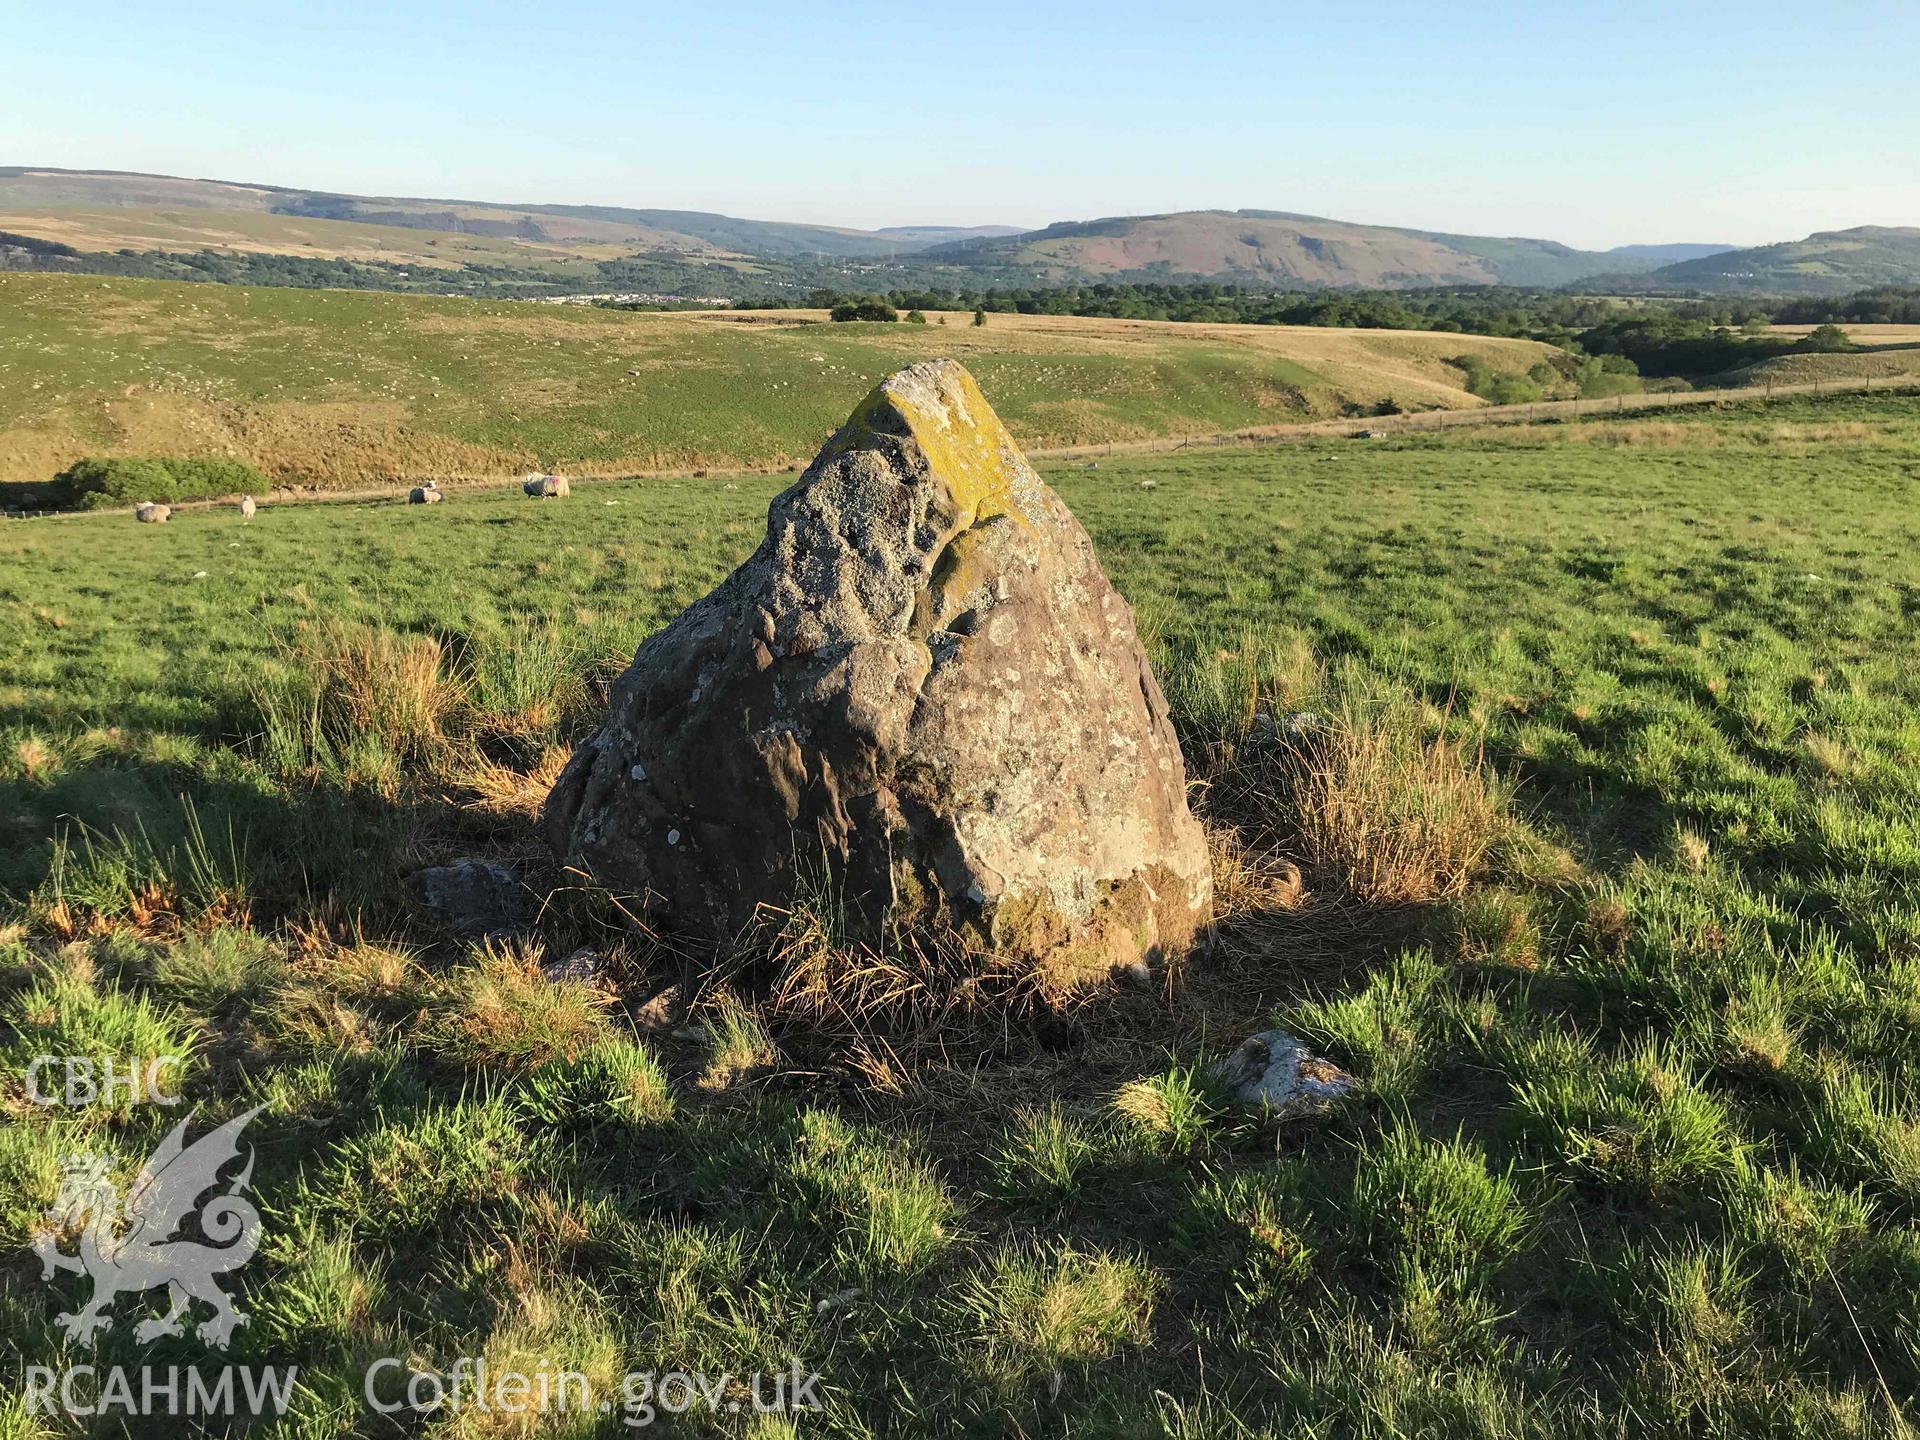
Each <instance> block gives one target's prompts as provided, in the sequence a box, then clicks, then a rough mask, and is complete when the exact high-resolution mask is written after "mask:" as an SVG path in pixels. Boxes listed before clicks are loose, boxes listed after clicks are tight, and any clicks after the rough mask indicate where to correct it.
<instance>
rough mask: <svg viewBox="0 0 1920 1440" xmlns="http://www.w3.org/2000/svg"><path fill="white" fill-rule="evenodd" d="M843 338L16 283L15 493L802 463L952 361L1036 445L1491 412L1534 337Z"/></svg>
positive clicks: (784, 321)
mask: <svg viewBox="0 0 1920 1440" xmlns="http://www.w3.org/2000/svg"><path fill="white" fill-rule="evenodd" d="M934 318H935V319H941V318H944V319H946V320H948V321H949V323H948V324H945V325H940V324H929V325H926V326H919V325H905V324H899V325H830V324H827V323H824V320H823V318H822V317H819V316H812V317H811V323H798V324H796V323H791V322H794V321H796V320H798V321H806V320H808V319H809V317H807V316H805V315H801V314H796V313H783V314H777V315H771V316H758V317H754V316H744V315H739V314H695V315H683V314H624V313H618V312H612V311H601V310H592V309H585V308H580V307H565V308H560V307H553V306H539V305H528V304H512V303H504V302H477V301H468V300H436V299H431V298H423V297H417V296H399V295H383V294H368V293H350V292H339V291H302V290H286V289H245V288H240V287H230V286H215V285H203V286H195V285H178V284H170V283H164V282H155V281H124V280H104V279H97V278H86V277H72V276H40V275H0V481H14V482H43V481H45V480H46V479H47V478H48V477H49V476H51V475H52V474H53V473H55V472H56V471H57V470H58V469H60V468H61V467H62V466H63V465H65V464H67V463H70V462H71V461H72V460H73V459H75V458H77V457H79V456H80V455H84V454H131V455H175V454H178V455H203V454H212V455H226V454H233V455H238V456H240V457H241V458H243V459H250V460H253V461H255V462H257V463H258V464H260V465H261V466H262V467H263V468H265V469H266V470H268V471H269V473H271V474H273V475H274V476H276V477H277V478H278V479H280V480H281V481H283V482H284V483H287V484H296V485H313V486H319V487H321V488H341V487H351V486H353V485H356V484H364V483H367V482H369V481H379V480H390V479H397V478H404V477H412V476H421V475H429V474H437V475H442V476H454V475H506V474H512V473H514V472H516V471H524V470H526V469H528V468H530V467H533V466H547V467H564V468H566V469H568V470H569V471H572V472H574V473H579V474H616V475H617V474H635V473H643V472H647V471H654V470H662V469H696V468H703V467H710V468H715V469H719V468H741V467H754V466H769V467H775V468H784V467H785V466H786V465H788V464H791V463H794V462H796V461H805V460H806V459H808V458H810V457H811V456H812V454H813V452H814V450H815V449H816V448H817V447H818V445H819V442H820V440H821V438H822V436H824V435H825V434H826V433H827V432H828V431H829V430H831V429H832V427H833V426H835V425H837V424H838V423H839V421H840V420H841V419H843V418H844V414H845V410H846V407H847V404H848V401H847V397H848V396H849V395H857V394H859V393H861V392H862V391H864V390H865V389H866V388H867V387H868V386H870V385H872V384H873V383H875V382H876V381H877V380H878V379H879V378H880V377H881V376H882V375H884V374H886V373H888V372H890V371H892V370H893V369H895V368H897V367H898V366H899V365H901V364H903V363H905V362H907V361H909V360H913V359H919V358H923V357H926V356H930V355H935V354H953V355H956V356H958V357H959V358H961V359H962V360H964V361H965V362H966V363H967V364H968V365H969V366H970V367H972V369H973V370H974V372H975V373H976V374H977V375H978V376H979V377H980V379H981V381H982V383H983V384H986V385H987V386H989V388H990V389H991V390H992V391H993V393H994V395H995V397H996V404H997V406H998V407H999V409H1000V410H1001V412H1002V414H1003V415H1004V416H1005V417H1006V419H1007V421H1008V423H1009V424H1010V425H1011V426H1012V427H1013V429H1014V431H1015V433H1016V434H1017V435H1018V436H1019V437H1020V439H1021V440H1022V442H1023V443H1025V444H1029V445H1033V446H1047V445H1066V444H1080V443H1091V442H1097V441H1106V440H1127V439H1132V438H1143V437H1151V436H1156V435H1179V434H1188V433H1202V432H1204V433H1213V432H1216V431H1221V430H1233V429H1238V428H1242V427H1245V426H1249V425H1260V424H1271V423H1275V422H1279V421H1286V420H1303V419H1312V418H1315V417H1318V416H1325V415H1332V414H1337V413H1339V412H1340V410H1341V408H1342V406H1343V405H1346V404H1348V403H1349V402H1351V403H1353V404H1358V405H1364V406H1371V405H1373V404H1374V403H1376V402H1378V401H1380V400H1382V399H1384V398H1386V397H1387V396H1389V395H1391V396H1393V397H1395V398H1396V399H1397V400H1398V401H1399V402H1400V403H1402V404H1404V405H1407V406H1421V407H1424V406H1434V405H1440V406H1471V405H1476V404H1478V403H1479V402H1478V401H1476V400H1475V399H1474V398H1473V397H1472V396H1470V395H1468V394H1466V392H1465V391H1464V390H1463V389H1461V385H1462V384H1463V383H1464V376H1463V374H1462V372H1461V371H1460V370H1458V369H1457V368H1455V367H1453V366H1450V365H1448V364H1446V363H1445V362H1446V361H1447V360H1449V359H1451V358H1453V357H1456V356H1459V355H1463V354H1475V355H1479V356H1481V357H1482V358H1483V359H1484V360H1485V361H1486V363H1488V364H1489V365H1492V366H1494V367H1495V368H1511V369H1518V370H1524V369H1526V368H1527V367H1528V366H1530V365H1532V364H1534V363H1535V362H1536V361H1537V360H1538V359H1539V358H1540V357H1541V356H1543V355H1545V354H1547V353H1548V352H1547V350H1546V348H1545V347H1543V346H1538V345H1534V344H1532V343H1530V342H1525V341H1507V340H1490V339H1482V338H1478V337H1470V336H1458V335H1424V334H1402V333H1387V332H1378V331H1375V332H1358V331H1336V330H1311V329H1287V328H1279V327H1261V326H1234V325H1218V326H1213V325H1207V326H1182V325H1164V324H1155V323H1151V322H1130V321H1102V320H1075V319H1062V318H1054V317H1022V316H995V317H993V320H992V323H991V324H989V325H988V326H986V327H985V328H981V329H976V328H974V327H972V326H971V325H970V324H968V323H967V318H968V317H965V316H949V317H934Z"/></svg>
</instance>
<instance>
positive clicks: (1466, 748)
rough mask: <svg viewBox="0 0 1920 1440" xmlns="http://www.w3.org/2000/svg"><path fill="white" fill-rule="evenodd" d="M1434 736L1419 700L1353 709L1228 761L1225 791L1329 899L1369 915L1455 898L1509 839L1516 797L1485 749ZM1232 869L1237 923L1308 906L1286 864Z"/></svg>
mask: <svg viewBox="0 0 1920 1440" xmlns="http://www.w3.org/2000/svg"><path fill="white" fill-rule="evenodd" d="M1427 729H1428V725H1427V723H1426V721H1425V719H1424V717H1423V716H1422V714H1421V712H1420V711H1419V709H1418V708H1417V707H1416V706H1414V705H1413V704H1412V703H1411V701H1407V700H1397V701H1393V702H1390V703H1388V704H1386V705H1373V706H1369V705H1362V704H1359V703H1349V704H1347V705H1346V706H1344V707H1342V708H1341V709H1339V710H1337V711H1335V712H1334V713H1333V714H1331V715H1329V716H1325V717H1314V723H1312V724H1311V725H1309V726H1306V727H1303V728H1302V729H1301V731H1300V733H1299V734H1297V735H1295V736H1290V737H1283V738H1280V739H1277V740H1275V741H1272V742H1270V743H1266V744H1261V743H1257V742H1248V743H1242V744H1240V745H1237V746H1230V747H1225V748H1223V749H1220V750H1218V751H1216V753H1215V755H1214V762H1215V774H1214V776H1213V784H1214V786H1215V787H1216V789H1218V790H1219V791H1220V792H1221V794H1222V796H1223V798H1224V803H1225V804H1226V806H1227V807H1228V808H1229V809H1230V810H1231V811H1232V812H1234V813H1236V814H1248V815H1251V816H1253V817H1256V818H1257V820H1258V822H1259V823H1260V824H1261V825H1262V828H1263V829H1265V830H1266V832H1267V834H1268V835H1269V836H1270V837H1271V841H1272V844H1273V845H1274V847H1275V848H1277V850H1279V851H1280V852H1283V853H1284V854H1291V855H1297V856H1298V857H1299V860H1300V863H1301V866H1302V867H1303V868H1304V870H1305V872H1306V875H1307V877H1308V879H1309V880H1310V881H1312V882H1313V883H1314V885H1315V887H1316V888H1318V889H1320V890H1322V891H1326V890H1333V891H1338V892H1343V893H1345V894H1346V895H1348V896H1350V897H1352V898H1353V899H1355V900H1358V901H1360V902H1361V903H1363V904H1367V905H1383V906H1394V905H1411V904H1421V903H1425V902H1429V901H1435V900H1442V899H1446V898H1448V897H1450V896H1454V895H1458V894H1460V893H1461V892H1462V891H1463V890H1465V888H1466V887H1467V885H1468V884H1469V883H1470V882H1471V881H1472V880H1473V878H1474V876H1475V875H1476V874H1477V873H1478V872H1479V870H1480V869H1481V867H1482V865H1483V864H1484V862H1485V861H1486V859H1487V856H1488V854H1489V852H1491V851H1492V849H1493V847H1494V845H1495V844H1496V843H1497V842H1498V841H1499V839H1500V838H1501V836H1502V834H1503V833H1504V832H1505V831H1506V829H1507V827H1508V814H1507V798H1506V790H1505V787H1504V786H1503V785H1502V784H1501V782H1500V781H1499V780H1498V778H1497V777H1496V776H1495V775H1494V774H1493V772H1492V770H1491V769H1490V767H1489V766H1488V765H1487V763H1486V759H1485V757H1484V755H1483V754H1482V753H1481V752H1480V751H1479V750H1478V749H1477V748H1475V747H1472V746H1470V745H1468V744H1467V743H1465V742H1462V741H1459V740H1455V739H1452V738H1450V737H1449V736H1447V735H1445V734H1444V733H1442V734H1432V735H1430V734H1428V733H1426V732H1427ZM1226 860H1227V863H1225V864H1224V865H1222V866H1220V867H1219V868H1220V869H1222V870H1223V871H1224V874H1223V876H1222V879H1223V881H1224V885H1223V896H1224V898H1225V900H1226V901H1227V909H1228V912H1229V913H1231V912H1232V910H1233V909H1235V908H1238V907H1240V906H1243V905H1246V904H1248V903H1254V904H1258V903H1260V902H1261V901H1262V900H1263V899H1264V900H1266V901H1267V902H1268V903H1277V904H1279V905H1280V906H1281V907H1282V908H1292V907H1294V906H1296V905H1298V903H1299V897H1300V885H1299V880H1298V878H1297V872H1295V871H1291V870H1290V869H1289V868H1288V867H1287V864H1286V862H1285V861H1284V859H1281V858H1279V857H1278V856H1272V857H1267V856H1262V855H1260V853H1259V852H1258V851H1257V850H1256V851H1248V850H1246V849H1244V848H1239V849H1238V850H1237V853H1236V852H1235V849H1234V847H1229V850H1228V852H1227V856H1226Z"/></svg>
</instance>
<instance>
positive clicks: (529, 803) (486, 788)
mask: <svg viewBox="0 0 1920 1440" xmlns="http://www.w3.org/2000/svg"><path fill="white" fill-rule="evenodd" d="M568 753H569V752H568V751H567V749H566V748H565V747H564V746H560V745H549V746H547V747H546V748H544V749H543V750H541V752H540V754H539V755H538V756H537V757H535V759H534V762H533V764H532V766H531V767H530V768H528V769H525V770H519V769H515V768H514V767H513V766H511V765H503V764H501V763H500V762H498V761H496V760H490V759H488V758H487V757H486V756H485V755H481V754H475V755H473V756H472V759H471V763H469V764H468V765H467V766H465V767H464V768H462V769H460V770H458V771H457V772H456V773H455V775H454V776H453V779H454V781H455V783H456V784H458V785H460V786H462V787H463V788H465V789H466V790H468V791H470V792H471V794H472V796H473V798H472V799H471V800H470V801H469V802H468V808H470V809H474V810H479V811H481V812H482V813H484V814H488V815H492V816H495V817H497V818H499V819H503V820H525V821H532V820H537V819H538V818H539V816H540V808H541V806H543V805H545V804H546V801H547V794H548V792H549V791H551V790H552V789H553V786H554V782H555V781H557V780H558V779H559V778H560V771H561V770H562V769H563V768H564V767H565V765H566V763H567V755H568Z"/></svg>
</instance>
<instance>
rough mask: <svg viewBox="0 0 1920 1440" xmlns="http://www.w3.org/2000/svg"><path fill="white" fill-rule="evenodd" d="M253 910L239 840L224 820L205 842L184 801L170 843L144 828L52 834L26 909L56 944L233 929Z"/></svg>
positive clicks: (195, 810)
mask: <svg viewBox="0 0 1920 1440" xmlns="http://www.w3.org/2000/svg"><path fill="white" fill-rule="evenodd" d="M76 831H77V834H76V833H75V832H76ZM252 908H253V896H252V874H251V871H250V869H249V866H248V861H247V847H246V844H245V842H244V840H243V839H242V838H241V836H240V834H239V832H238V831H237V830H236V829H235V827H234V825H233V823H232V820H231V819H230V818H229V819H228V820H227V821H226V822H225V823H224V824H221V825H216V826H215V827H214V829H213V831H212V833H211V834H209V832H208V827H207V825H206V824H205V822H204V821H203V820H202V819H201V815H200V810H199V807H198V806H197V805H196V804H195V803H194V801H193V798H192V797H191V796H183V797H182V798H181V801H180V826H179V832H178V838H177V839H176V840H174V841H171V842H167V841H156V840H155V839H154V838H153V837H152V836H151V835H150V834H149V833H148V831H147V829H146V827H145V825H144V824H136V825H135V826H134V828H133V829H132V830H131V831H127V830H113V831H109V832H106V833H98V832H95V831H93V830H89V829H88V828H86V827H85V826H84V825H75V826H73V827H71V828H69V829H66V830H63V831H62V832H61V833H59V834H57V835H56V836H55V837H54V841H53V853H52V858H51V863H50V864H49V865H48V868H47V877H46V880H45V881H44V882H43V883H42V884H41V885H40V887H39V888H38V889H37V890H36V891H35V893H34V894H33V896H32V897H31V898H30V900H29V902H28V907H27V909H28V913H29V915H30V916H32V917H33V919H34V920H35V921H36V922H37V923H38V924H39V925H40V926H41V927H42V928H43V929H45V930H46V931H49V932H50V933H52V934H54V935H55V936H57V937H59V938H61V939H72V938H73V937H75V936H76V935H80V934H83V933H88V934H100V933H105V932H106V931H109V930H113V929H116V928H119V927H127V928H131V929H132V930H134V931H135V932H138V933H142V934H177V933H179V932H180V931H181V930H182V929H183V928H185V927H187V926H195V927H198V928H201V929H207V930H212V929H219V928H223V927H234V928H239V927H244V926H245V925H246V924H247V922H248V919H249V917H250V915H251V913H252Z"/></svg>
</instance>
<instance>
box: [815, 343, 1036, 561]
mask: <svg viewBox="0 0 1920 1440" xmlns="http://www.w3.org/2000/svg"><path fill="white" fill-rule="evenodd" d="M889 412H890V413H891V414H892V415H893V416H895V417H897V418H898V421H899V424H898V425H890V424H888V423H886V418H887V415H888V413H889ZM901 428H904V429H905V430H906V433H907V434H908V435H910V436H911V437H912V438H913V441H914V443H915V444H916V445H918V446H919V447H920V451H921V453H922V454H923V455H925V456H926V457H927V469H928V470H929V472H930V473H931V474H932V476H933V477H934V478H935V479H936V480H938V481H939V482H940V483H941V484H943V485H944V486H945V487H946V489H947V492H948V494H949V495H950V497H951V499H952V504H953V512H954V515H955V518H956V520H957V521H958V523H959V525H960V526H961V527H962V528H964V527H966V526H969V525H975V524H978V523H979V522H980V521H982V520H987V519H991V518H992V517H994V516H996V515H1006V516H1010V517H1012V518H1014V519H1016V520H1019V521H1021V522H1022V523H1025V521H1026V518H1027V517H1026V516H1025V515H1023V514H1022V513H1021V511H1020V509H1019V506H1018V505H1017V503H1016V501H1015V498H1014V482H1015V478H1016V476H1017V474H1018V470H1019V467H1020V465H1021V463H1022V462H1021V460H1020V450H1019V447H1018V446H1017V445H1016V444H1015V443H1014V440H1013V436H1012V435H1010V434H1008V433H1007V427H1006V426H1005V425H1003V424H1001V423H1000V417H999V416H998V415H996V414H994V413H993V406H992V405H990V404H988V403H987V397H986V396H985V395H984V394H982V393H981V390H980V386H979V383H978V382H977V381H975V379H974V378H973V376H971V375H969V374H968V373H967V371H966V368H965V367H964V366H962V365H960V364H959V363H958V362H956V361H953V360H931V361H926V362H924V363H922V364H919V365H913V366H910V367H908V368H907V369H905V370H902V371H900V372H898V373H897V374H894V375H891V376H889V377H888V378H887V379H885V380H883V381H882V382H881V383H880V384H879V385H877V386H875V387H874V389H873V392H872V393H871V394H869V395H868V396H867V398H866V399H865V400H863V401H862V402H861V403H860V406H859V408H858V409H857V410H855V411H854V413H853V416H852V418H851V419H850V420H848V422H847V426H846V429H845V431H843V432H842V433H843V436H844V443H843V444H842V445H839V446H836V447H834V448H835V449H836V450H841V449H851V448H854V447H855V446H857V445H859V444H860V443H861V442H862V441H863V440H864V439H865V437H866V436H867V435H869V434H871V433H872V432H874V431H876V430H879V431H897V430H899V429H901Z"/></svg>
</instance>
